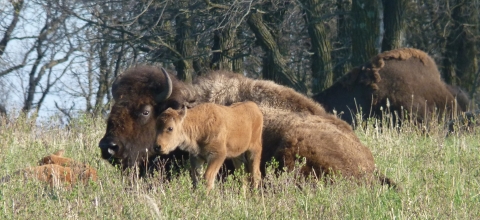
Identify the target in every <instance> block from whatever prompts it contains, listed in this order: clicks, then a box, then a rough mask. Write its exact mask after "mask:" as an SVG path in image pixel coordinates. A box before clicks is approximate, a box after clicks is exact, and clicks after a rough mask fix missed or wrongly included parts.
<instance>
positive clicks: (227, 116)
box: [157, 102, 263, 190]
mask: <svg viewBox="0 0 480 220" xmlns="http://www.w3.org/2000/svg"><path fill="white" fill-rule="evenodd" d="M262 128H263V116H262V113H261V112H260V109H259V108H258V106H257V105H256V104H255V103H254V102H242V103H235V104H233V105H231V106H229V107H226V106H221V105H216V104H213V103H206V104H202V105H198V106H196V107H194V108H192V109H191V110H188V114H187V109H186V108H185V109H184V110H181V111H176V110H173V109H167V110H166V111H165V112H163V113H162V114H161V115H160V117H159V119H158V122H157V144H158V147H159V148H160V152H161V153H163V154H168V153H170V152H171V151H172V150H174V149H176V148H177V147H178V148H180V149H182V150H184V151H187V152H189V153H190V161H191V171H190V174H191V176H192V180H193V184H194V186H196V184H197V182H198V175H199V172H198V170H199V168H200V167H201V166H202V165H203V163H205V162H207V163H208V165H207V170H206V171H205V174H204V178H205V179H206V181H207V190H211V189H212V188H213V184H214V180H215V176H216V175H217V173H218V171H219V169H220V167H221V166H222V164H223V162H224V161H225V159H226V158H235V157H239V156H240V155H241V154H243V153H245V154H246V158H247V170H248V171H249V172H251V174H252V178H251V183H252V186H253V187H254V188H256V187H257V186H258V183H259V181H260V180H261V173H260V159H261V153H262ZM237 168H238V167H237Z"/></svg>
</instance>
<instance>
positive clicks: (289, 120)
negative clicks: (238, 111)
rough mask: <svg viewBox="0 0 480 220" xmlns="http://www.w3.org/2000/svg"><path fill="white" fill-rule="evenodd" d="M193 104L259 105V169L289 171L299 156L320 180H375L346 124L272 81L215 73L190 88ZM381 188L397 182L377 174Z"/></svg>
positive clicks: (371, 162) (368, 157)
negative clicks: (274, 166) (269, 166)
mask: <svg viewBox="0 0 480 220" xmlns="http://www.w3.org/2000/svg"><path fill="white" fill-rule="evenodd" d="M194 90H195V93H196V94H197V98H196V100H197V101H199V100H201V102H213V103H217V104H221V105H228V104H230V103H234V102H239V101H247V100H248V101H253V102H255V103H257V105H258V106H259V107H260V110H261V111H262V113H263V117H264V121H263V137H262V138H263V144H262V146H263V151H262V163H261V170H262V173H265V166H266V163H267V162H268V161H270V160H271V159H272V158H275V159H276V160H277V161H279V162H280V167H279V168H280V169H282V168H283V167H287V168H288V169H290V170H291V169H293V165H294V163H295V161H296V160H297V159H298V158H299V157H301V158H305V159H306V164H305V165H304V166H303V167H302V168H301V169H302V171H303V173H304V174H305V175H311V174H313V175H316V176H318V177H322V176H325V175H328V174H332V173H336V174H342V175H343V176H345V177H347V178H354V179H356V180H361V179H365V178H367V179H369V182H371V181H370V180H371V179H372V178H373V176H374V173H375V162H374V159H373V155H372V152H371V151H370V150H369V149H368V148H367V147H365V146H364V145H363V144H362V143H361V142H360V140H359V139H358V137H357V136H356V134H355V133H354V132H353V130H352V128H351V126H350V125H348V124H347V123H346V122H345V121H342V120H340V119H338V118H337V117H335V116H334V115H332V114H328V113H327V112H326V111H325V110H324V109H323V108H322V106H320V105H319V104H318V103H316V102H315V101H313V100H311V99H310V98H308V97H306V96H303V95H301V94H299V93H297V92H295V91H294V90H293V89H290V88H287V87H284V86H281V85H278V84H275V83H273V82H271V81H265V80H253V79H250V78H247V77H244V76H242V75H239V74H234V73H230V72H226V71H217V72H214V73H210V74H209V75H206V76H204V77H200V78H198V80H197V81H196V83H195V84H194ZM375 175H376V176H377V179H378V180H379V181H380V183H382V184H388V185H391V186H393V187H396V185H395V183H394V182H393V181H391V180H390V179H388V178H385V177H383V176H382V175H377V174H375Z"/></svg>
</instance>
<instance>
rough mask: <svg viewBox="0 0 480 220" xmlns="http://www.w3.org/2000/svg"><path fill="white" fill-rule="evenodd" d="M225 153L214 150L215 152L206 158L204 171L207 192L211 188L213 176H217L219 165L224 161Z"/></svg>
mask: <svg viewBox="0 0 480 220" xmlns="http://www.w3.org/2000/svg"><path fill="white" fill-rule="evenodd" d="M226 157H227V155H226V152H216V153H215V154H210V156H209V158H208V165H207V170H206V171H205V175H204V177H205V180H206V181H207V192H209V191H210V190H211V189H213V184H214V181H215V177H216V176H217V173H218V171H219V170H220V167H222V165H223V162H225V159H226Z"/></svg>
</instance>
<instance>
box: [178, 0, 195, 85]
mask: <svg viewBox="0 0 480 220" xmlns="http://www.w3.org/2000/svg"><path fill="white" fill-rule="evenodd" d="M179 4H180V5H181V6H184V8H187V7H188V4H189V1H187V0H181V1H180V2H179ZM189 13H190V12H189V11H187V10H186V11H183V12H182V11H181V12H180V14H178V15H177V17H176V19H175V21H176V23H177V27H176V31H177V34H176V36H175V42H176V43H175V47H176V49H177V51H178V52H179V53H180V55H181V56H182V57H177V59H178V60H177V61H176V62H175V68H176V70H177V76H178V78H179V79H181V80H183V81H185V82H187V83H191V82H192V70H193V65H192V61H191V60H190V61H189V60H188V59H191V57H193V56H192V55H193V47H194V43H193V40H192V39H191V32H192V30H191V29H192V22H191V19H190V14H189Z"/></svg>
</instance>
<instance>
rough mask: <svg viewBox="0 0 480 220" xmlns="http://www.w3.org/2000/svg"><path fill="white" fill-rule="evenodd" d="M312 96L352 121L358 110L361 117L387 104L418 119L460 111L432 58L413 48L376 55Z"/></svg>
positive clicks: (394, 109)
mask: <svg viewBox="0 0 480 220" xmlns="http://www.w3.org/2000/svg"><path fill="white" fill-rule="evenodd" d="M313 98H314V99H315V100H316V101H318V102H319V103H321V104H322V105H323V106H324V107H325V109H326V110H327V111H329V112H332V111H333V110H336V111H337V112H338V113H341V112H343V115H342V116H341V117H342V119H344V120H346V121H347V122H349V123H351V124H352V123H353V122H354V115H355V114H356V113H358V112H359V111H360V109H361V110H362V113H363V116H364V117H366V116H372V115H373V116H381V114H382V111H381V107H383V108H384V109H387V105H388V106H389V107H390V108H389V112H394V111H396V112H397V113H398V114H403V112H402V109H403V110H407V111H409V112H410V114H411V117H413V118H414V119H416V120H417V121H419V122H422V121H425V119H426V117H425V116H427V117H429V114H430V113H432V112H435V111H436V110H438V113H439V114H440V115H442V114H443V113H447V115H448V114H450V113H451V112H452V110H454V109H455V110H462V109H461V108H460V107H458V109H457V107H456V105H455V98H454V96H453V95H452V93H451V92H450V91H449V89H448V88H447V86H446V84H445V83H444V82H443V81H442V80H441V79H440V73H439V72H438V69H437V66H436V64H435V62H434V61H433V59H432V58H431V57H430V56H428V55H427V54H426V53H425V52H423V51H420V50H417V49H412V48H404V49H397V50H392V51H387V52H384V53H381V54H379V55H377V56H375V57H374V58H372V60H371V61H370V62H368V63H366V64H365V65H363V66H361V67H357V68H354V69H353V70H352V71H350V72H349V73H347V74H346V75H345V76H343V77H342V78H341V79H340V80H339V81H337V82H336V83H334V85H332V86H331V87H330V88H328V89H326V90H325V91H323V92H321V93H319V94H317V95H315V96H314V97H313ZM387 100H388V104H387ZM445 110H447V112H445Z"/></svg>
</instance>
